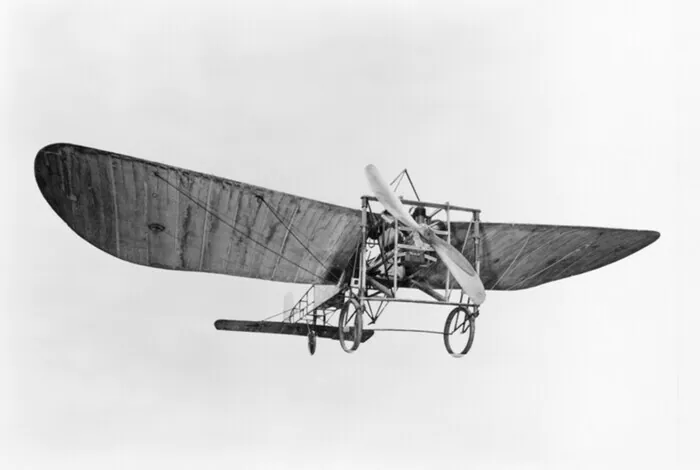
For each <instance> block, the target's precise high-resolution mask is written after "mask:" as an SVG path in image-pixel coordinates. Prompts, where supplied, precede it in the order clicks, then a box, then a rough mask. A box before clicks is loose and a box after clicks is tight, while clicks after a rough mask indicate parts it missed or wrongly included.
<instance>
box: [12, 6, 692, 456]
mask: <svg viewBox="0 0 700 470" xmlns="http://www.w3.org/2000/svg"><path fill="white" fill-rule="evenodd" d="M689 4H690V3H688V4H683V3H681V2H675V3H674V2H661V1H658V2H653V1H641V2H622V1H606V2H570V1H565V2H517V1H496V2H494V1H481V2H385V1H371V2H316V3H314V2H301V3H299V2H295V4H294V5H293V6H292V5H290V4H287V3H286V2H260V1H257V2H252V1H251V2H197V3H196V4H195V3H191V4H189V3H184V2H119V3H118V4H117V3H116V2H114V3H112V2H95V1H83V2H79V1H72V2H69V1H65V2H7V3H5V4H4V10H3V13H2V14H3V17H2V23H3V24H4V27H3V28H2V30H3V33H2V34H3V39H4V40H3V41H2V43H3V46H2V47H3V49H2V54H3V56H4V57H3V61H2V67H3V71H4V73H3V74H2V75H3V77H2V78H0V86H1V87H2V100H3V103H4V104H3V106H2V114H1V117H0V118H1V119H2V120H3V122H2V124H3V125H2V127H3V129H4V130H5V132H4V133H3V134H4V135H5V137H6V138H4V139H2V140H3V142H2V143H1V144H0V145H2V149H3V150H4V151H3V162H4V176H5V178H4V180H5V184H4V185H2V186H3V195H4V197H3V198H2V201H3V209H4V210H3V213H4V214H6V215H5V217H4V220H5V221H6V225H4V228H5V230H3V231H2V232H3V233H2V242H3V243H2V244H1V245H2V246H3V251H2V257H3V258H2V260H1V261H2V266H3V269H2V270H1V272H2V276H3V279H2V281H3V282H2V287H3V296H2V298H3V304H2V315H0V321H1V322H2V323H0V327H1V328H2V330H1V331H2V333H1V336H0V339H1V340H2V345H3V347H2V350H1V352H2V354H1V355H2V358H1V359H0V367H2V383H0V399H1V400H0V413H2V415H0V418H2V419H0V422H2V425H0V433H2V434H0V438H1V439H0V466H3V468H32V469H34V468H71V469H74V468H107V469H109V468H151V467H153V466H157V467H159V468H161V467H162V468H193V467H195V466H196V467H197V468H217V467H222V466H224V465H226V466H228V467H229V468H231V466H234V468H236V467H235V466H237V465H238V466H240V467H241V468H338V469H342V468H358V467H359V468H428V467H435V466H438V465H440V466H448V465H449V466H459V467H464V466H465V465H469V466H470V467H472V468H494V469H500V468H545V467H551V468H620V467H625V468H631V467H632V466H634V467H637V468H658V467H669V466H673V467H676V468H691V467H692V466H693V462H697V461H698V457H699V454H698V450H697V448H696V447H697V446H696V444H697V440H698V424H697V423H698V418H699V417H700V408H699V406H698V404H697V396H699V394H700V386H699V384H698V381H697V374H696V371H697V368H698V366H697V357H698V353H699V352H700V348H699V347H698V345H697V343H698V341H697V331H698V328H699V327H700V322H699V321H698V319H697V307H696V306H694V305H693V304H692V303H691V293H692V292H693V289H694V288H695V286H694V285H692V286H691V280H697V273H696V269H695V267H694V266H695V265H694V264H693V263H694V260H695V259H696V258H697V257H696V255H695V252H696V249H695V246H694V245H695V244H696V243H697V242H696V240H694V239H693V231H694V230H696V229H697V228H698V222H697V209H696V207H695V203H696V201H697V191H695V187H696V186H697V172H696V170H697V165H696V164H695V163H694V160H695V158H696V154H697V150H698V147H697V145H696V142H695V134H697V130H698V129H697V123H698V120H697V111H696V109H697V92H696V91H695V88H696V84H697V78H698V73H697V72H698V70H699V69H700V68H699V67H698V47H697V46H698V41H697V39H698V35H697V34H696V33H695V32H694V29H695V25H694V20H693V18H696V17H697V11H694V10H695V9H693V8H691V7H690V6H689ZM53 142H71V143H76V144H80V145H86V146H93V147H97V148H101V149H106V150H111V151H114V152H118V153H123V154H127V155H132V156H136V157H140V158H144V159H148V160H155V161H159V162H163V163H167V164H171V165H176V166H180V167H184V168H190V169H194V170H198V171H203V172H207V173H212V174H216V175H219V176H223V177H227V178H231V179H235V180H239V181H244V182H248V183H253V184H257V185H261V186H265V187H269V188H274V189H278V190H282V191H286V192H290V193H294V194H299V195H302V196H307V197H312V198H315V199H320V200H325V201H329V202H333V203H336V204H342V205H347V206H351V207H358V206H359V198H360V196H361V195H362V194H364V193H366V192H367V184H366V182H365V181H364V176H363V171H362V169H363V167H364V166H365V165H366V164H368V163H374V164H376V165H377V166H378V167H379V168H380V169H381V170H382V171H383V172H384V173H385V175H386V176H387V177H392V176H393V175H396V174H397V173H398V172H399V171H400V170H402V169H403V168H408V169H409V171H410V173H411V175H412V177H413V179H414V181H415V183H416V184H417V185H418V189H419V192H420V195H421V196H422V197H423V198H424V199H428V200H436V201H450V202H452V203H455V204H462V205H469V206H476V207H480V208H481V209H483V214H484V215H483V217H484V219H485V220H489V221H500V222H530V223H552V224H572V225H594V226H610V227H622V228H639V229H653V230H659V231H660V232H661V239H660V240H659V241H658V242H656V243H655V244H653V245H651V246H650V247H649V248H646V249H644V250H642V251H641V252H639V253H637V254H635V255H633V256H631V257H630V258H627V259H624V260H622V261H620V262H619V263H616V264H613V265H611V266H608V267H606V268H603V269H601V270H599V271H594V272H592V273H588V274H585V275H582V276H579V277H574V278H570V279H566V280H563V281H560V282H556V283H552V284H547V285H545V286H541V287H538V288H535V289H531V290H526V291H520V292H511V293H490V294H489V296H488V299H487V302H486V303H485V305H484V308H483V313H482V315H481V316H480V318H479V320H478V322H477V334H476V340H475V344H474V347H473V349H472V351H471V352H470V354H469V355H468V356H467V357H466V358H464V359H463V360H459V361H456V360H453V359H451V358H450V357H449V356H448V355H447V354H446V353H445V351H444V349H443V345H442V340H441V338H440V337H439V336H420V335H407V334H392V333H385V334H379V333H378V334H377V335H376V336H375V338H373V339H372V340H371V341H370V342H368V343H366V344H365V345H363V346H362V347H361V349H360V350H359V351H358V352H357V353H356V354H354V355H346V354H345V353H343V352H342V351H341V349H340V347H339V346H338V345H337V344H336V343H334V342H330V341H326V340H322V341H320V342H319V348H318V351H317V354H316V356H314V357H313V358H311V357H309V355H308V353H307V351H306V344H305V339H304V338H289V337H277V336H262V335H257V336H256V335H246V334H236V333H228V332H218V331H216V330H215V329H214V327H213V325H212V324H213V322H214V320H216V319H218V318H235V319H261V318H264V317H266V316H268V315H270V314H272V313H276V312H278V311H280V310H281V309H282V304H283V298H284V294H285V293H286V292H288V291H292V292H293V293H294V294H295V295H296V296H298V295H301V294H302V293H303V292H304V290H305V286H297V285H285V284H279V283H271V282H262V281H256V280H249V279H242V278H235V277H225V276H217V275H207V274H199V273H182V272H168V271H163V270H153V269H148V268H145V267H141V266H136V265H131V264H128V263H126V262H123V261H120V260H117V259H115V258H112V257H110V256H108V255H106V254H104V253H102V252H100V251H98V250H96V249H95V248H93V247H92V246H90V245H89V244H87V243H85V242H84V241H83V240H81V239H80V238H79V237H78V236H76V235H75V234H74V233H73V232H72V231H71V230H70V229H69V228H68V227H67V226H66V225H65V224H64V223H63V222H62V221H60V219H58V217H57V216H56V215H55V214H54V213H53V211H52V210H51V209H50V207H49V206H48V204H46V202H45V201H44V200H43V198H42V197H41V195H40V193H39V191H38V189H37V187H36V184H35V182H34V178H33V159H34V156H35V155H36V152H37V151H38V150H39V149H40V148H41V147H43V146H44V145H46V144H49V143H53ZM695 233H697V231H695ZM447 313H448V310H447V309H443V308H439V307H417V306H413V305H407V306H398V305H397V306H392V307H391V308H390V310H389V311H388V312H387V314H386V316H385V317H383V318H382V320H381V323H380V325H379V326H383V327H390V326H405V327H414V328H421V327H424V328H430V329H440V328H441V327H442V325H443V322H444V320H445V317H446V315H447Z"/></svg>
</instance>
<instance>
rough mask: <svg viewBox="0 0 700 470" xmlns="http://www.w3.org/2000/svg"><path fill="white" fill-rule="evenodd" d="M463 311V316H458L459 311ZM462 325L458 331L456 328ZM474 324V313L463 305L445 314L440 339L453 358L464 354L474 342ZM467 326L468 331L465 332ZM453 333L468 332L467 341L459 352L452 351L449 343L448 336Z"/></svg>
mask: <svg viewBox="0 0 700 470" xmlns="http://www.w3.org/2000/svg"><path fill="white" fill-rule="evenodd" d="M462 312H463V313H464V315H465V318H464V319H462V318H461V317H460V313H462ZM453 320H454V322H455V326H454V327H453V326H452V322H453ZM460 326H462V328H461V329H462V332H461V333H460V332H459V331H458V328H459V327H460ZM475 326H476V321H475V320H474V315H472V314H471V313H469V311H468V310H467V309H466V308H464V307H457V308H455V309H454V310H452V311H451V312H450V314H449V315H447V320H445V328H444V329H443V331H442V339H443V341H444V342H445V349H446V350H447V352H448V353H449V354H450V355H451V356H452V357H455V358H460V357H464V356H466V354H467V353H468V352H469V350H470V349H471V347H472V343H473V342H474V330H475ZM467 328H468V329H469V331H468V332H467V331H466V330H467ZM455 334H468V335H469V336H468V338H467V343H466V345H465V346H464V347H463V348H462V350H461V351H460V352H454V351H453V349H452V345H451V344H450V338H451V337H452V336H453V335H455Z"/></svg>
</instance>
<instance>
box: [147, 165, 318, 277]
mask: <svg viewBox="0 0 700 470" xmlns="http://www.w3.org/2000/svg"><path fill="white" fill-rule="evenodd" d="M153 173H154V174H155V176H156V178H159V179H161V180H163V181H164V182H165V184H167V185H168V186H170V187H172V188H174V189H175V190H176V191H178V192H179V193H180V194H182V195H183V196H185V197H186V198H188V199H189V200H190V201H192V202H193V203H194V204H195V205H197V206H198V207H199V208H201V209H204V210H205V211H206V212H207V213H208V214H210V215H211V216H213V217H216V219H218V220H219V221H220V222H222V223H223V224H225V225H226V226H228V227H230V228H231V229H232V230H233V231H234V232H236V233H238V234H240V235H242V236H243V237H245V238H247V239H248V240H250V241H251V242H253V243H255V244H256V245H258V246H260V247H262V248H263V249H265V250H267V251H269V252H270V253H273V254H275V255H277V256H279V257H280V258H281V259H283V260H285V261H287V262H288V263H290V264H292V265H294V266H296V267H297V268H299V269H301V270H302V271H306V272H307V273H309V274H311V275H312V276H314V277H315V278H317V279H319V280H321V281H324V282H325V281H326V280H325V279H324V278H323V277H321V276H319V275H318V274H316V273H314V272H312V271H310V270H308V269H306V268H305V267H303V266H302V265H300V264H299V263H296V262H295V261H292V260H290V259H289V258H287V257H286V256H284V255H283V254H281V253H279V252H277V251H276V250H273V249H272V248H270V247H269V246H266V245H265V244H263V243H261V242H259V241H258V240H256V239H254V238H253V237H251V236H250V235H248V234H247V233H245V232H243V231H242V230H239V229H237V228H236V227H235V226H234V225H233V224H231V223H230V222H229V221H227V220H225V219H224V218H223V217H221V216H219V215H218V214H217V213H215V212H214V211H212V210H210V209H209V208H208V207H207V205H206V204H202V203H201V202H200V201H198V200H197V198H195V197H194V196H192V195H190V194H188V193H187V191H183V190H182V189H180V188H179V187H177V186H175V185H174V184H172V183H171V182H170V181H168V180H166V179H165V178H163V177H162V176H160V175H159V174H158V173H157V172H153Z"/></svg>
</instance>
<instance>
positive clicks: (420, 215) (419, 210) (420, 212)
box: [411, 207, 427, 224]
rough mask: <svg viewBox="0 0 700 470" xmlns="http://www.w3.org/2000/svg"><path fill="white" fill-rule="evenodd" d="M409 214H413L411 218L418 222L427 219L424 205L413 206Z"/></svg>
mask: <svg viewBox="0 0 700 470" xmlns="http://www.w3.org/2000/svg"><path fill="white" fill-rule="evenodd" d="M411 215H412V216H413V220H415V221H416V222H418V223H419V224H424V223H425V221H426V219H427V218H426V216H425V207H415V208H414V209H413V211H412V212H411Z"/></svg>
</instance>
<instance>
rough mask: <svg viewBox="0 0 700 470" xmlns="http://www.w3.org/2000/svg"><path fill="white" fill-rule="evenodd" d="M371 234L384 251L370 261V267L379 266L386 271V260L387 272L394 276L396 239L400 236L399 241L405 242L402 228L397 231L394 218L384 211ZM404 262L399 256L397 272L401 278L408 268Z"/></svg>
mask: <svg viewBox="0 0 700 470" xmlns="http://www.w3.org/2000/svg"><path fill="white" fill-rule="evenodd" d="M369 236H370V238H372V239H374V240H377V242H378V243H379V246H380V247H381V250H382V253H380V254H379V255H378V256H377V257H376V258H375V259H374V260H372V261H370V263H369V264H370V268H378V269H380V270H381V271H382V272H384V271H385V269H384V268H385V266H384V262H386V263H388V266H387V267H388V269H387V270H386V273H385V274H387V275H388V276H391V277H393V276H394V266H393V263H394V249H395V248H396V240H397V238H398V242H399V243H403V242H404V236H403V234H402V233H401V231H400V230H399V231H398V233H397V231H396V224H395V222H394V218H393V217H392V216H391V214H389V212H388V211H384V212H383V213H382V214H381V220H380V221H378V223H377V224H376V225H375V227H374V228H373V230H371V231H370V233H369ZM382 254H383V256H382ZM402 264H403V263H402V258H401V257H399V259H398V263H397V268H396V274H397V276H398V278H399V279H402V278H403V277H404V275H405V273H406V270H405V269H404V267H403V266H402Z"/></svg>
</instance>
